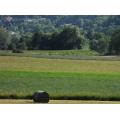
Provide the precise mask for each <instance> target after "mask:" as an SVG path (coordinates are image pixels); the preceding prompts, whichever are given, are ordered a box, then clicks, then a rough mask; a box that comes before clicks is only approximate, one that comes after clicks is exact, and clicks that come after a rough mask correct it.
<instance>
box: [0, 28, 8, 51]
mask: <svg viewBox="0 0 120 120" xmlns="http://www.w3.org/2000/svg"><path fill="white" fill-rule="evenodd" d="M9 38H10V36H9V33H8V32H7V30H6V29H4V28H0V49H1V50H7V49H8V45H9V44H10V39H9Z"/></svg>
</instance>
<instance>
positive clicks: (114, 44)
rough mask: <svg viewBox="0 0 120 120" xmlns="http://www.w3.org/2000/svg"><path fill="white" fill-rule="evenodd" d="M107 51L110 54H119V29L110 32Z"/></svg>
mask: <svg viewBox="0 0 120 120" xmlns="http://www.w3.org/2000/svg"><path fill="white" fill-rule="evenodd" d="M109 51H110V54H115V55H120V29H117V30H115V31H114V33H113V34H112V36H111V41H110V47H109Z"/></svg>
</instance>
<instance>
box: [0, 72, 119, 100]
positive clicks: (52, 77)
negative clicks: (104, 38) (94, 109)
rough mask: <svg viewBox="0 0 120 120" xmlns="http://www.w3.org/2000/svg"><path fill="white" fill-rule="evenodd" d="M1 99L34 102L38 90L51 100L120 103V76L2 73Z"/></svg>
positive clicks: (0, 73)
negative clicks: (30, 100) (113, 101)
mask: <svg viewBox="0 0 120 120" xmlns="http://www.w3.org/2000/svg"><path fill="white" fill-rule="evenodd" d="M0 76H1V78H0V98H18V99H19V98H22V99H24V98H26V99H31V98H32V95H33V93H34V92H35V91H37V90H44V91H48V93H49V94H50V98H51V99H75V100H76V99H78V100H79V99H88V100H93V99H94V100H120V79H119V78H120V74H98V73H45V72H20V71H19V72H17V71H12V72H11V71H0Z"/></svg>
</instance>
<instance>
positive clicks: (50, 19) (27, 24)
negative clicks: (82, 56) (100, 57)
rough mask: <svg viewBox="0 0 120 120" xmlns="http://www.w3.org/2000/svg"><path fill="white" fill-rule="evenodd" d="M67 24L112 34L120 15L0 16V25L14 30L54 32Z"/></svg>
mask: <svg viewBox="0 0 120 120" xmlns="http://www.w3.org/2000/svg"><path fill="white" fill-rule="evenodd" d="M66 24H72V25H77V26H79V27H80V28H81V29H83V30H84V31H86V32H87V33H88V32H89V31H95V32H96V31H97V32H103V33H105V34H107V35H111V33H112V32H113V30H114V29H116V28H118V27H120V16H111V15H110V16H97V15H68V16H64V15H62V16H61V15H39V16H38V15H37V16H36V15H19V16H17V15H15V16H12V15H11V16H10V15H9V16H8V15H6V16H4V15H1V16H0V27H4V28H7V29H8V30H9V31H13V32H20V33H24V32H35V31H37V30H41V31H44V32H52V31H55V30H58V29H60V28H61V27H63V26H64V25H66Z"/></svg>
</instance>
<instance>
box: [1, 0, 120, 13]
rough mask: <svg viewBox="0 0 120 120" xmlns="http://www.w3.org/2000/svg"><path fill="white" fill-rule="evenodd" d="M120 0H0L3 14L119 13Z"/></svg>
mask: <svg viewBox="0 0 120 120" xmlns="http://www.w3.org/2000/svg"><path fill="white" fill-rule="evenodd" d="M119 8H120V1H119V0H0V14H1V15H8V14H10V15H11V14H13V15H33V14H34V15H113V14H114V15H118V14H120V9H119Z"/></svg>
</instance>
